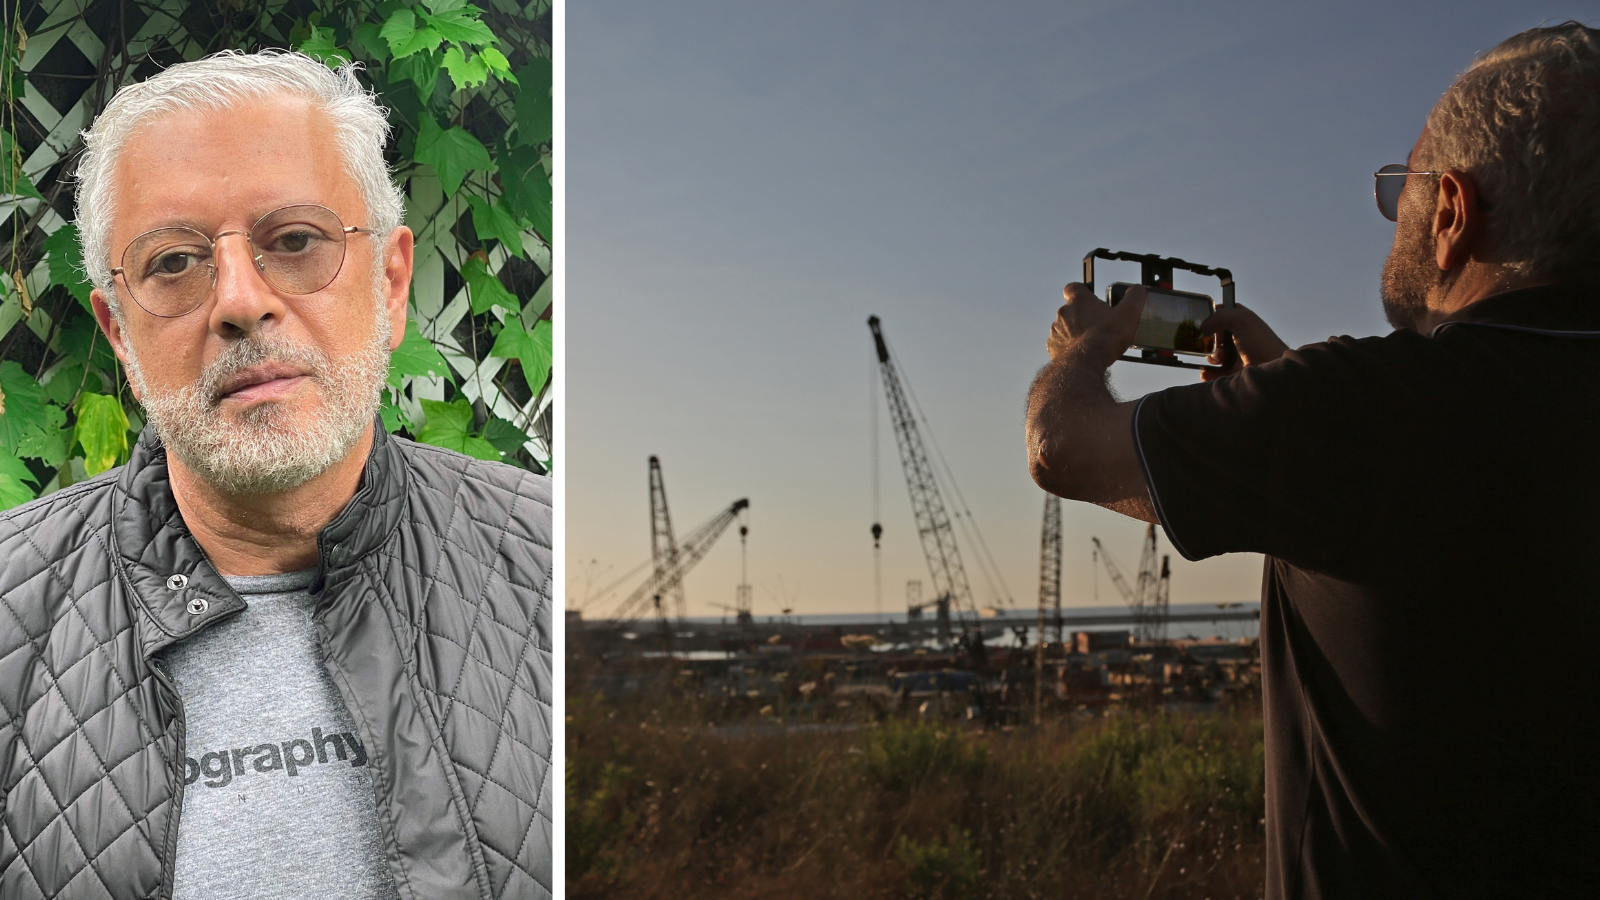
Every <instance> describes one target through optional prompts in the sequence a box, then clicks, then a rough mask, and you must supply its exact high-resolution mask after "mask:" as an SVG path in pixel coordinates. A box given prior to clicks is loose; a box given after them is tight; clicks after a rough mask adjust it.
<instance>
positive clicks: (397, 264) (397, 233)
mask: <svg viewBox="0 0 1600 900" xmlns="http://www.w3.org/2000/svg"><path fill="white" fill-rule="evenodd" d="M415 242H416V239H415V237H414V236H413V235H412V234H411V229H409V228H407V227H406V226H404V225H401V226H400V227H398V228H396V229H395V230H394V231H393V232H392V233H390V235H389V240H388V241H387V242H386V243H385V244H384V248H383V287H384V298H383V299H384V303H385V304H386V305H387V306H388V307H389V326H390V328H389V349H390V350H393V349H395V348H396V347H399V346H400V342H401V341H403V340H405V338H406V304H407V303H409V302H410V300H411V271H412V265H413V262H414V260H413V252H414V251H415V249H416V247H415Z"/></svg>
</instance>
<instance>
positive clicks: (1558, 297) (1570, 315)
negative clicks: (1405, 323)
mask: <svg viewBox="0 0 1600 900" xmlns="http://www.w3.org/2000/svg"><path fill="white" fill-rule="evenodd" d="M1453 325H1486V326H1489V327H1492V328H1505V329H1510V330H1513V331H1529V332H1534V333H1537V334H1549V335H1554V336H1564V337H1600V284H1594V283H1568V284H1541V285H1539V286H1537V287H1530V288H1521V289H1518V290H1515V291H1505V292H1504V293H1499V294H1494V295H1491V296H1488V297H1485V298H1483V299H1482V300H1479V301H1477V302H1475V303H1469V304H1467V305H1466V306H1464V307H1462V308H1461V309H1459V310H1457V311H1456V314H1455V315H1453V316H1451V317H1450V319H1449V320H1448V321H1446V322H1442V323H1440V324H1439V325H1438V327H1436V328H1434V329H1433V336H1437V335H1438V334H1439V332H1440V331H1442V330H1444V329H1446V328H1449V327H1451V326H1453Z"/></svg>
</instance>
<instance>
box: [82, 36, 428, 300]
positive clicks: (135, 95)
mask: <svg viewBox="0 0 1600 900" xmlns="http://www.w3.org/2000/svg"><path fill="white" fill-rule="evenodd" d="M359 70H360V65H359V64H357V63H345V64H343V65H341V66H340V67H339V69H338V71H333V70H330V69H329V68H328V67H327V66H325V65H323V64H322V63H320V62H318V61H316V60H315V59H312V58H311V57H309V56H306V55H304V54H302V53H296V52H293V51H287V50H263V51H261V52H259V53H245V52H243V51H240V50H224V51H222V52H221V53H216V54H213V55H211V56H207V57H205V58H204V59H198V60H195V61H193V62H186V63H179V64H178V65H175V66H172V67H171V68H169V69H167V70H165V71H163V72H161V73H160V74H159V75H155V76H153V77H151V78H149V79H146V80H145V81H142V82H139V83H137V84H130V85H127V86H125V87H123V88H122V89H121V90H119V91H117V93H116V96H114V97H112V98H111V102H110V103H108V104H106V108H105V110H104V111H102V112H101V113H100V115H99V116H98V117H97V118H96V119H95V120H94V124H92V125H91V126H90V127H89V130H87V131H85V132H84V133H83V145H84V151H83V155H82V156H81V157H80V158H79V161H78V172H77V180H78V197H77V199H78V213H77V218H78V229H79V233H80V236H81V240H82V241H83V263H84V268H85V269H86V270H87V274H88V276H89V280H90V281H91V282H92V283H93V284H94V286H95V287H97V288H99V289H100V290H102V291H104V292H105V294H106V296H107V298H108V302H109V303H110V304H111V308H112V310H113V311H114V312H116V313H117V314H118V315H119V316H120V315H121V308H120V305H119V304H118V303H117V301H116V293H115V289H114V286H113V284H112V280H111V268H112V262H111V248H110V247H109V246H108V245H109V243H110V240H111V217H112V215H113V210H114V209H115V206H116V201H117V192H116V186H115V184H114V181H113V178H112V174H113V173H114V172H115V170H116V165H117V157H118V155H119V154H120V153H121V151H122V148H123V147H124V146H125V145H126V144H127V142H128V138H129V136H130V135H132V134H133V133H134V132H135V131H136V130H137V129H138V128H139V127H140V126H142V125H144V124H145V123H147V122H149V121H150V120H152V119H155V118H158V117H160V116H162V115H166V114H168V113H172V112H178V111H186V110H223V109H228V108H230V107H232V106H234V105H235V104H238V103H239V102H240V101H244V100H254V99H259V98H264V97H276V96H285V95H287V96H292V97H302V98H305V99H306V100H309V101H311V103H312V104H313V105H314V106H315V107H316V108H318V109H321V110H323V111H325V112H326V113H327V114H328V116H329V117H330V118H331V119H332V120H333V126H334V131H335V134H336V136H337V137H336V140H337V142H338V146H339V152H340V154H341V155H342V156H343V158H344V164H345V168H346V170H347V171H348V172H349V174H350V176H351V177H352V178H354V179H355V180H356V184H357V185H358V186H359V188H360V190H361V197H362V200H363V201H364V202H365V203H366V206H367V221H366V222H364V223H362V224H364V225H366V226H367V227H369V228H372V229H374V230H375V231H376V232H377V234H376V235H374V239H375V240H378V241H382V240H385V239H387V238H388V236H389V233H390V232H392V231H394V229H395V228H396V227H398V226H399V225H400V223H401V221H402V220H403V218H404V215H405V201H404V199H403V198H402V197H401V194H400V189H399V188H398V187H396V186H395V183H394V181H393V179H391V178H390V177H389V167H388V165H387V164H386V163H385V162H384V159H383V148H384V144H385V142H386V141H387V140H388V137H389V119H388V116H387V114H386V112H385V110H384V109H383V107H381V106H379V105H378V103H377V99H376V97H375V96H374V95H373V94H372V93H371V92H369V91H367V90H366V89H365V88H363V87H362V86H361V83H360V82H359V81H358V80H357V79H356V73H357V72H358V71H359ZM380 256H381V254H380Z"/></svg>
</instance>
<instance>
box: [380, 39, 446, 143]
mask: <svg viewBox="0 0 1600 900" xmlns="http://www.w3.org/2000/svg"><path fill="white" fill-rule="evenodd" d="M439 71H440V69H439V60H438V57H437V54H434V53H418V54H415V55H413V56H407V57H406V58H404V59H397V60H395V61H394V62H393V63H390V64H389V82H390V83H391V84H399V83H400V82H402V81H409V82H411V83H412V84H414V85H416V86H417V97H419V98H420V99H421V100H422V105H423V106H424V107H426V106H427V105H428V100H429V99H430V98H431V97H433V88H434V86H435V85H437V84H438V83H439ZM427 118H429V116H428V115H427V113H426V112H424V113H423V114H422V119H423V120H426V119H427ZM435 127H438V126H437V124H436V125H435Z"/></svg>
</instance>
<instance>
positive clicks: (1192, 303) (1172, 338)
mask: <svg viewBox="0 0 1600 900" xmlns="http://www.w3.org/2000/svg"><path fill="white" fill-rule="evenodd" d="M1130 287H1133V285H1131V284H1128V283H1127V282H1125V281H1115V282H1112V283H1111V284H1109V285H1106V300H1107V301H1109V302H1110V303H1111V305H1112V306H1116V305H1117V304H1118V303H1121V302H1122V296H1123V295H1124V294H1126V293H1127V292H1128V288H1130ZM1145 296H1146V297H1147V299H1146V301H1145V305H1144V314H1143V315H1141V316H1140V317H1139V330H1138V331H1137V332H1135V333H1134V337H1133V346H1135V347H1137V348H1139V349H1141V350H1168V351H1171V352H1173V353H1183V354H1186V355H1189V356H1206V355H1208V354H1210V353H1211V347H1212V342H1213V339H1214V336H1213V335H1209V334H1201V333H1200V323H1201V322H1204V321H1205V320H1206V318H1207V317H1208V316H1210V315H1211V310H1212V307H1213V304H1212V301H1211V297H1210V296H1209V295H1207V294H1196V293H1192V292H1190V291H1175V290H1172V289H1171V288H1153V287H1146V288H1145Z"/></svg>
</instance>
